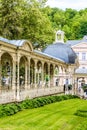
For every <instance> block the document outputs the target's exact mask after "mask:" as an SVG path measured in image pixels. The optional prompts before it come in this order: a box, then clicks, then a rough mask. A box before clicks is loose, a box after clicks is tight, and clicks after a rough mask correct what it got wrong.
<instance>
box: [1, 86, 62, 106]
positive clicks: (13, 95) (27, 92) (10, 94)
mask: <svg viewBox="0 0 87 130" xmlns="http://www.w3.org/2000/svg"><path fill="white" fill-rule="evenodd" d="M62 92H63V87H62V86H60V87H46V88H31V89H23V90H22V89H21V90H20V91H19V99H17V92H15V91H13V90H9V91H3V92H2V91H1V93H0V104H3V103H9V102H15V101H22V100H24V99H26V98H29V99H32V98H35V97H40V96H46V95H53V94H58V93H62Z"/></svg>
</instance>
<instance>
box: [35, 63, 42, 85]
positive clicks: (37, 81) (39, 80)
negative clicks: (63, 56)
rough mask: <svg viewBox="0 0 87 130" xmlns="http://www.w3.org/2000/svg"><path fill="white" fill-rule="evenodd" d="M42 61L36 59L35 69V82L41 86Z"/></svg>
mask: <svg viewBox="0 0 87 130" xmlns="http://www.w3.org/2000/svg"><path fill="white" fill-rule="evenodd" d="M41 71H42V63H41V61H38V62H37V71H36V83H37V87H41V85H42V83H41V80H42V75H41V74H42V72H41Z"/></svg>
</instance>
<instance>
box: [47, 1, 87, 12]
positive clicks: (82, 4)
mask: <svg viewBox="0 0 87 130" xmlns="http://www.w3.org/2000/svg"><path fill="white" fill-rule="evenodd" d="M47 5H49V6H50V7H58V8H61V9H66V8H72V9H76V10H80V9H85V8H87V0H48V2H47Z"/></svg>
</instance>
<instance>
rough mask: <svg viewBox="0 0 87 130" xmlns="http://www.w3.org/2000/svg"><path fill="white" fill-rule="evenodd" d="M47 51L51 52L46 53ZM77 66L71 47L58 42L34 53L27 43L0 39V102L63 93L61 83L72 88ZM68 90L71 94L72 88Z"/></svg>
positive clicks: (30, 45) (25, 41)
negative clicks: (70, 85)
mask: <svg viewBox="0 0 87 130" xmlns="http://www.w3.org/2000/svg"><path fill="white" fill-rule="evenodd" d="M50 48H51V53H48V52H50V51H49V49H50ZM64 48H65V49H64ZM61 49H63V50H61ZM59 50H61V52H59ZM63 52H64V53H63ZM54 53H55V54H56V55H53V54H54ZM62 53H63V54H62ZM77 64H78V63H77V57H76V55H75V53H74V51H72V49H71V47H67V46H66V45H65V44H63V43H61V42H58V39H57V41H56V42H55V43H53V44H52V45H51V46H50V45H49V46H48V47H47V48H46V49H45V50H44V51H42V52H41V51H37V50H34V49H33V46H32V44H31V43H30V42H29V41H27V40H8V39H5V38H2V37H1V38H0V103H7V102H14V101H22V100H24V99H26V98H35V97H39V96H45V95H51V94H56V93H63V92H64V91H65V88H64V85H65V84H72V85H74V79H73V75H74V70H75V68H76V67H77ZM66 90H67V88H66ZM72 90H73V91H72V93H73V94H74V86H73V88H72ZM67 91H68V90H67Z"/></svg>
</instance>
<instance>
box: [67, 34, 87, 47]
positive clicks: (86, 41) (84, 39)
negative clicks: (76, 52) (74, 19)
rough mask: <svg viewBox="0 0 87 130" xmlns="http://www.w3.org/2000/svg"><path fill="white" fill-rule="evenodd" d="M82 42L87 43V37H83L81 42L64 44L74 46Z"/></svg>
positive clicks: (72, 41)
mask: <svg viewBox="0 0 87 130" xmlns="http://www.w3.org/2000/svg"><path fill="white" fill-rule="evenodd" d="M82 42H85V43H87V36H84V37H83V39H81V40H68V41H66V44H67V45H68V46H74V45H77V44H79V43H82Z"/></svg>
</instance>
